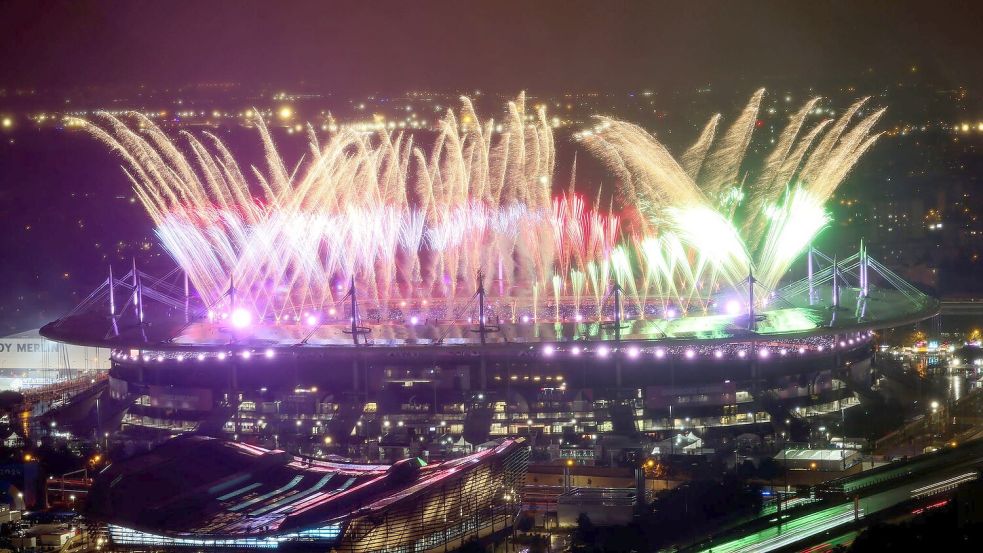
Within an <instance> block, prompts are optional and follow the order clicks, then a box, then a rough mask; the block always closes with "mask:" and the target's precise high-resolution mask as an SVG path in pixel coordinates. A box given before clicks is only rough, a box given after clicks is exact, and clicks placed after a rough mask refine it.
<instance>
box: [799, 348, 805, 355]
mask: <svg viewBox="0 0 983 553" xmlns="http://www.w3.org/2000/svg"><path fill="white" fill-rule="evenodd" d="M805 352H806V348H802V347H800V348H799V355H802V354H803V353H805Z"/></svg>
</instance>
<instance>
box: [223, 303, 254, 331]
mask: <svg viewBox="0 0 983 553" xmlns="http://www.w3.org/2000/svg"><path fill="white" fill-rule="evenodd" d="M229 320H230V321H231V322H232V326H234V327H236V328H246V327H247V326H249V325H250V324H252V322H253V315H252V313H250V312H249V311H247V310H246V309H245V308H242V307H236V308H235V309H234V310H233V311H232V316H231V317H230V318H229Z"/></svg>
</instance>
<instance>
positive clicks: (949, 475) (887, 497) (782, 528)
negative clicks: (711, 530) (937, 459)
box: [701, 455, 983, 553]
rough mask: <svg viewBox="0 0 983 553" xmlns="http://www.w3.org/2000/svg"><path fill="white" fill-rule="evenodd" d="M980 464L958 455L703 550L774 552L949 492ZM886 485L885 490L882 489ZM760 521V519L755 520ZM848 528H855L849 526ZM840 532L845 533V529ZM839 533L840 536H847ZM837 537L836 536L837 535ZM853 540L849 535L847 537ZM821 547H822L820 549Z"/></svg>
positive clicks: (976, 472)
mask: <svg viewBox="0 0 983 553" xmlns="http://www.w3.org/2000/svg"><path fill="white" fill-rule="evenodd" d="M981 464H983V456H979V455H974V456H971V457H970V458H964V457H963V458H957V459H954V460H953V463H952V464H950V465H946V466H943V467H938V468H936V469H934V470H931V471H930V472H928V473H926V474H923V475H920V476H904V477H900V478H898V479H897V480H896V481H894V484H893V485H891V484H884V485H881V486H875V487H872V488H870V491H869V492H868V493H867V494H866V495H864V492H863V490H860V491H859V493H860V494H861V495H860V499H859V502H858V503H857V505H855V504H854V502H853V501H841V502H838V503H835V504H832V505H830V504H829V502H827V503H826V505H827V506H825V507H822V508H820V509H819V510H815V509H808V510H806V512H802V513H798V514H797V513H795V512H794V510H793V511H792V512H791V514H790V515H786V516H790V518H787V519H785V520H784V521H783V522H782V523H781V525H777V524H775V525H772V526H769V527H768V528H764V529H760V524H758V525H757V527H753V528H749V530H748V531H747V533H746V534H745V535H740V532H738V535H737V536H736V537H733V538H732V539H730V540H729V541H726V542H724V543H719V544H716V545H713V546H712V547H708V548H705V549H702V550H701V551H702V552H704V553H710V552H712V553H748V552H752V551H753V552H761V553H765V552H768V551H777V550H780V549H785V548H787V547H790V546H793V545H795V544H797V543H800V542H803V541H805V540H807V539H809V538H813V537H815V536H818V535H820V534H822V533H824V532H827V531H830V530H835V529H836V528H839V527H844V530H846V529H847V528H846V527H847V526H848V525H851V524H852V523H854V522H856V521H858V520H859V518H863V517H872V516H874V515H878V514H880V513H883V512H884V511H886V510H888V509H891V508H892V507H895V506H897V505H900V504H902V503H904V502H907V501H910V500H912V499H925V500H926V501H928V500H931V499H932V498H933V497H940V496H942V495H943V494H947V493H951V492H952V490H954V489H955V488H956V487H957V486H958V485H959V484H962V483H964V482H968V481H970V480H974V479H976V478H978V477H979V470H978V467H979V466H980V465H981ZM885 486H887V487H886V489H885ZM758 522H759V523H760V519H759V521H758ZM850 530H851V531H852V530H854V528H851V529H850ZM843 534H847V532H846V531H844V532H843ZM843 534H841V535H840V536H841V537H846V536H844V535H843ZM837 539H839V538H837ZM850 539H852V538H850ZM820 550H821V549H820Z"/></svg>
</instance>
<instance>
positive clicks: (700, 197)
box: [580, 89, 883, 289]
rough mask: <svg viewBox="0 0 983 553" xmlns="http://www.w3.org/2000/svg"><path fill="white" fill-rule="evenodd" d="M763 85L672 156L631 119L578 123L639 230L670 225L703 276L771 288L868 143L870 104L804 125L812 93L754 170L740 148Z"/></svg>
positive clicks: (821, 222)
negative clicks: (634, 209) (734, 113)
mask: <svg viewBox="0 0 983 553" xmlns="http://www.w3.org/2000/svg"><path fill="white" fill-rule="evenodd" d="M763 95H764V90H763V89H762V90H759V91H757V92H756V93H755V94H754V95H753V96H752V97H751V101H750V102H749V103H748V105H747V107H746V108H745V109H744V110H743V112H742V113H741V115H740V117H738V119H737V120H736V121H735V122H734V123H733V125H732V126H731V127H730V128H729V129H728V130H727V131H726V132H724V133H723V135H722V136H721V137H720V139H719V140H718V139H717V138H716V135H717V128H718V124H719V122H720V116H719V115H716V116H714V117H713V118H711V119H710V122H709V123H708V124H707V125H706V127H704V130H703V132H702V133H701V134H700V136H699V138H698V139H697V141H696V142H695V143H694V144H693V145H692V146H691V147H690V148H689V149H688V150H686V152H685V153H684V154H683V155H682V156H681V157H680V158H679V161H678V162H677V160H676V159H675V158H674V157H673V156H672V155H670V154H669V151H668V150H667V149H666V148H665V146H663V145H662V144H661V143H660V142H659V141H658V140H657V139H656V138H655V137H654V136H652V135H650V134H649V133H647V132H645V131H644V130H643V129H641V128H640V127H638V126H636V125H632V124H630V123H626V122H623V121H616V120H612V119H608V118H601V119H600V123H599V125H598V126H597V127H596V128H595V129H593V130H590V131H586V132H584V133H581V135H580V138H581V140H582V142H584V143H585V144H586V145H587V147H588V148H590V149H591V150H592V151H593V152H595V153H596V154H597V155H598V156H600V157H601V158H602V159H603V160H605V161H606V162H607V164H608V166H609V167H611V168H612V170H614V171H615V172H616V173H618V174H619V176H620V182H621V191H622V194H623V197H624V198H625V200H624V201H625V203H627V204H629V205H637V206H638V207H639V208H640V209H641V211H642V212H643V214H644V215H643V217H642V220H641V221H640V222H639V223H640V224H639V226H640V233H641V234H642V235H644V236H647V235H651V234H653V233H660V232H661V233H672V235H673V239H679V240H681V241H682V242H683V243H684V244H685V245H686V246H687V247H688V248H689V249H691V250H692V251H693V252H695V253H696V255H697V260H698V261H697V263H695V264H694V267H696V268H697V269H699V268H701V267H703V266H704V265H709V266H710V267H711V269H712V270H711V277H710V281H713V280H714V279H715V278H717V277H719V278H722V279H724V280H725V282H727V283H728V284H730V285H736V284H737V283H738V282H739V281H740V280H741V279H743V278H745V277H747V275H748V274H750V273H753V274H754V276H755V278H756V279H757V281H758V283H760V284H761V285H762V286H764V287H765V288H766V289H773V288H774V287H775V286H776V285H777V284H778V281H779V279H781V278H782V276H784V274H785V273H786V272H787V271H788V269H789V266H790V265H791V263H792V262H793V261H794V260H795V259H796V258H797V257H798V256H799V254H801V253H802V251H803V249H804V248H805V247H806V246H807V245H808V244H809V243H810V242H811V240H812V239H813V238H814V237H815V236H816V235H817V234H818V233H819V232H820V231H821V230H822V229H823V227H825V226H826V224H827V223H828V222H829V216H828V214H827V213H826V211H825V209H824V207H823V206H824V204H825V202H826V201H827V200H828V199H829V197H830V195H832V193H833V192H834V191H835V190H836V188H837V187H838V186H839V185H840V183H841V182H843V179H844V178H846V175H847V173H849V171H850V169H852V168H853V166H854V165H855V164H856V162H857V160H858V159H859V158H860V156H861V155H862V154H863V153H864V152H865V151H866V150H867V149H868V148H870V146H871V145H873V143H874V141H875V140H876V139H877V137H878V135H877V134H871V129H872V128H873V126H874V125H875V124H876V123H877V121H878V119H880V117H881V115H882V114H883V110H877V111H874V112H873V113H871V114H869V115H867V116H866V117H863V118H862V119H860V120H859V122H857V123H856V124H855V125H853V126H852V127H851V126H850V124H851V122H852V121H853V118H854V116H855V115H856V114H857V112H858V111H859V110H860V109H861V108H862V107H863V105H864V104H865V103H866V99H863V100H860V101H858V102H856V103H855V104H853V105H852V106H851V107H850V108H849V109H848V110H847V111H846V112H845V113H844V114H843V115H842V116H841V117H840V118H839V119H837V120H835V121H833V120H829V119H825V120H823V121H820V122H819V123H817V124H815V125H814V126H813V127H812V128H810V129H808V130H803V127H804V126H805V121H806V117H807V115H808V114H809V113H810V112H811V111H812V109H813V107H814V106H815V104H816V102H818V99H813V100H810V101H809V102H807V103H806V104H805V105H804V106H803V107H802V108H801V109H800V110H799V111H798V112H796V113H795V114H794V115H793V116H792V117H791V118H790V120H789V123H788V124H787V125H786V127H785V128H784V130H783V131H782V132H781V133H780V134H779V137H778V139H777V141H776V142H775V147H774V149H773V150H772V151H771V153H770V154H768V155H767V156H766V158H765V161H764V163H763V165H762V167H760V168H759V169H758V170H757V171H754V172H742V171H746V170H747V168H746V167H745V154H746V152H747V149H748V145H749V144H750V143H751V138H752V132H753V130H754V128H755V125H756V124H757V122H758V119H757V117H758V109H759V106H760V104H761V99H762V97H763Z"/></svg>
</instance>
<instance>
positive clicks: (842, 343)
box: [840, 340, 846, 348]
mask: <svg viewBox="0 0 983 553" xmlns="http://www.w3.org/2000/svg"><path fill="white" fill-rule="evenodd" d="M845 345H846V342H844V341H843V340H840V347H841V348H842V347H843V346H845Z"/></svg>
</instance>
